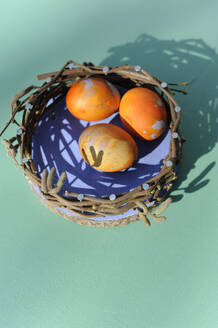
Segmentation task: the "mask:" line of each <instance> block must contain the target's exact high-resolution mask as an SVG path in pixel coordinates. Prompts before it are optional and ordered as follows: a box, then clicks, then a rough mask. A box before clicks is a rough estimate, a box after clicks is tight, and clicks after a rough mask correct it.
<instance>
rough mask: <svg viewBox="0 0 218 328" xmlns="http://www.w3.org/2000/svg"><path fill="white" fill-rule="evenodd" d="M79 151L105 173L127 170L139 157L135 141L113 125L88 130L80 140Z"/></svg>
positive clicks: (92, 127) (93, 165)
mask: <svg viewBox="0 0 218 328" xmlns="http://www.w3.org/2000/svg"><path fill="white" fill-rule="evenodd" d="M79 150H80V153H81V155H82V157H83V159H84V160H85V161H86V162H87V163H88V164H89V165H91V166H92V167H93V168H95V169H97V170H99V171H103V172H116V171H121V170H123V169H127V168H129V167H130V166H131V165H132V164H133V162H134V161H135V160H136V158H137V156H138V147H137V145H136V143H135V141H134V139H133V138H132V137H131V136H130V135H129V134H128V133H127V132H126V131H125V130H123V129H122V128H120V127H118V126H116V125H114V124H111V123H108V124H106V123H99V124H94V125H92V126H89V127H88V128H86V129H85V130H84V131H83V132H82V134H81V135H80V138H79Z"/></svg>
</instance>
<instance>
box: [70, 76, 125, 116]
mask: <svg viewBox="0 0 218 328" xmlns="http://www.w3.org/2000/svg"><path fill="white" fill-rule="evenodd" d="M119 104H120V93H119V91H118V90H117V88H116V87H115V86H114V85H113V84H111V83H110V82H109V81H107V80H105V79H102V78H98V77H90V78H84V79H80V80H78V81H77V82H75V83H74V84H73V85H72V87H71V88H70V89H69V90H68V92H67V95H66V105H67V108H68V109H69V111H70V112H71V114H73V115H74V116H75V117H77V118H78V119H80V120H85V121H99V120H103V119H105V118H106V117H108V116H110V115H112V114H113V113H114V112H115V111H116V110H117V109H118V107H119Z"/></svg>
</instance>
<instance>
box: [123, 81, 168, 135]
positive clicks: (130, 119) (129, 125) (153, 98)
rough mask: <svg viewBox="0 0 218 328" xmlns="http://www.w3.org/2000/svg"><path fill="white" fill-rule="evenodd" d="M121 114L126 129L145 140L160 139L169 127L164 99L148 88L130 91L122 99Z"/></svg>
mask: <svg viewBox="0 0 218 328" xmlns="http://www.w3.org/2000/svg"><path fill="white" fill-rule="evenodd" d="M119 113H120V119H121V121H122V123H123V124H124V126H125V127H126V129H127V130H128V131H130V132H131V133H133V134H134V135H136V136H138V137H140V138H143V139H145V140H154V139H156V138H158V137H159V136H160V135H161V134H162V133H163V132H164V130H165V129H166V127H167V111H166V107H165V104H164V101H163V99H161V97H160V96H159V95H158V94H157V93H156V92H154V91H152V90H150V89H147V88H143V87H138V88H133V89H130V90H128V91H127V92H126V93H125V94H124V95H123V97H122V98H121V101H120V107H119Z"/></svg>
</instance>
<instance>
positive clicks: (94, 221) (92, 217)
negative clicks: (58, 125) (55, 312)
mask: <svg viewBox="0 0 218 328" xmlns="http://www.w3.org/2000/svg"><path fill="white" fill-rule="evenodd" d="M38 79H39V80H43V83H42V85H41V86H35V85H30V86H28V87H27V88H25V89H24V90H22V91H20V92H18V93H17V94H16V95H15V96H14V97H13V99H12V100H11V108H12V111H11V117H10V119H9V121H8V122H7V123H6V124H5V127H4V128H3V130H2V131H1V133H0V136H1V135H3V133H4V132H5V131H6V130H7V128H8V127H9V126H10V125H11V124H15V125H16V132H15V136H13V137H11V138H10V139H8V140H6V139H3V140H2V143H3V144H4V145H5V147H6V150H7V153H8V155H9V156H10V157H11V158H12V159H13V161H14V162H15V164H16V165H17V166H18V167H19V169H21V170H22V171H23V172H24V175H25V177H26V178H27V180H28V183H29V185H30V187H31V190H32V191H33V192H34V193H35V194H36V195H37V197H38V198H39V199H40V200H41V201H42V202H43V204H44V205H45V206H47V207H48V208H49V209H50V210H51V211H53V212H55V213H57V214H59V215H61V216H62V217H64V218H66V219H68V220H71V221H73V222H77V223H80V224H86V225H95V226H101V227H108V226H117V225H124V224H128V223H130V222H134V221H136V220H139V219H141V220H142V221H143V222H144V223H145V224H146V225H147V226H150V220H149V218H152V219H153V220H154V221H155V222H162V221H164V220H165V217H164V216H163V217H162V216H161V217H158V216H157V215H158V214H160V213H162V211H163V210H165V209H166V208H167V206H168V205H169V204H170V202H171V200H170V199H169V198H168V199H167V200H166V201H165V202H164V200H165V198H166V196H167V195H168V192H169V190H170V188H171V187H172V185H173V181H174V180H175V179H176V178H177V172H178V166H179V165H180V161H181V157H182V145H183V142H184V140H185V139H184V138H183V137H182V136H181V133H180V131H179V123H180V117H181V108H180V106H179V104H178V103H177V102H176V100H175V99H174V93H175V92H181V93H183V94H185V92H184V91H183V90H180V89H175V85H177V86H182V85H183V86H184V85H187V83H186V82H185V83H181V84H173V89H171V84H170V83H167V82H165V81H160V80H159V79H158V78H156V77H154V76H151V75H150V74H149V73H148V72H147V71H146V70H145V69H143V68H141V67H140V66H139V65H134V66H131V65H123V66H117V67H111V66H110V67H109V66H95V65H93V64H92V63H84V64H80V63H76V62H74V61H68V62H67V63H66V64H65V65H64V66H63V67H62V68H61V69H60V70H59V71H58V72H51V73H46V74H41V75H39V76H38ZM102 80H103V81H102ZM115 86H119V87H120V88H121V89H122V88H123V89H125V90H130V91H127V93H126V94H128V92H129V93H131V92H134V91H131V90H134V88H136V89H137V88H138V89H137V91H136V94H137V92H139V91H138V90H140V88H145V89H146V90H147V91H146V92H147V94H155V97H154V98H153V100H151V99H150V100H149V101H148V98H147V101H148V102H149V104H150V105H149V106H151V107H152V106H153V111H155V110H156V111H157V112H158V111H159V114H160V113H161V114H160V115H162V116H158V117H156V121H155V122H150V126H149V124H148V125H146V126H145V125H143V126H140V124H139V125H137V122H136V121H134V124H133V120H134V119H135V118H137V120H138V122H140V121H142V118H143V114H142V113H136V115H135V117H134V115H133V116H131V117H128V115H126V114H127V112H128V111H127V109H126V110H125V111H124V112H125V113H124V112H123V111H122V106H121V117H123V120H125V122H127V124H128V125H129V126H131V128H132V129H133V130H135V131H136V132H137V134H138V135H140V136H141V137H142V138H144V139H146V138H145V136H146V137H148V136H149V138H151V139H152V140H153V139H154V138H155V137H156V135H155V136H154V133H156V132H157V131H159V132H160V134H161V133H162V132H163V129H165V128H166V124H167V125H168V127H169V129H170V134H169V135H170V146H169V151H168V154H167V156H166V158H164V160H163V163H161V168H160V171H159V172H156V174H155V175H154V176H152V177H151V178H149V179H146V172H144V179H140V182H139V183H138V185H137V186H136V187H134V188H131V189H130V190H129V191H127V192H121V193H118V194H115V193H112V192H111V191H108V195H105V196H103V197H95V196H91V195H87V194H85V193H81V192H78V193H77V192H75V191H74V190H73V191H72V190H64V185H65V182H66V181H67V174H66V172H59V173H60V174H59V176H58V179H57V176H56V175H57V172H56V168H55V167H52V168H50V170H47V168H45V169H44V170H43V172H41V174H39V172H38V170H37V167H36V166H35V164H34V161H33V159H32V138H33V135H34V131H35V129H36V128H37V127H38V126H39V123H40V122H41V120H42V118H43V117H44V116H45V115H46V114H48V113H53V114H52V115H51V120H56V115H55V112H54V106H55V105H56V104H57V103H58V102H60V99H63V98H65V97H66V96H67V97H66V103H67V107H68V108H69V110H70V111H71V112H72V114H73V115H75V117H78V119H83V120H87V119H88V120H92V119H93V120H94V121H95V120H99V119H102V118H103V117H106V114H107V115H108V116H109V115H111V114H112V113H114V112H115V111H116V110H118V107H119V104H120V99H121V105H122V98H121V96H120V92H118V91H117V89H116V87H115ZM96 88H99V90H101V97H95V96H94V94H95V90H96ZM76 89H77V91H78V92H79V93H80V94H82V95H83V94H84V93H86V92H88V93H89V95H91V97H89V98H90V99H89V100H87V99H86V100H85V101H84V103H80V102H78V101H77V99H76V94H75V90H76ZM148 90H149V91H148ZM92 98H93V99H92ZM139 98H140V97H139V94H137V96H136V97H135V100H134V101H133V102H132V103H131V106H132V105H133V103H134V102H137V101H139ZM51 99H52V101H51ZM123 99H125V94H124V98H123ZM140 101H141V100H140ZM105 104H106V105H105ZM103 105H104V106H103ZM88 106H90V108H93V109H94V111H93V113H92V117H89V116H88V113H87V112H86V109H87V108H88ZM105 106H106V108H105ZM155 106H156V107H155ZM20 114H22V119H21V120H20V122H19V119H18V117H20ZM128 114H129V113H128ZM153 114H154V113H152V115H153ZM101 115H102V116H101ZM166 116H167V119H166ZM166 120H167V123H166ZM111 126H112V124H111V125H110V124H108V127H110V129H108V128H107V129H103V130H102V132H101V133H99V128H100V126H98V129H96V130H95V127H92V128H91V127H90V128H87V130H85V129H84V130H85V131H84V132H83V133H82V134H81V138H80V150H81V155H82V156H83V159H84V160H85V161H86V162H87V163H88V162H89V164H90V165H91V166H92V167H93V168H95V169H97V170H101V169H104V170H108V172H114V171H116V170H117V169H119V170H122V169H124V172H123V174H125V168H127V167H128V166H129V165H130V166H131V163H133V162H134V161H135V160H136V159H137V154H138V150H137V146H136V144H135V141H134V140H133V138H132V137H131V136H130V135H129V134H128V133H127V132H125V133H126V134H125V137H124V134H123V132H122V133H121V132H120V130H119V129H118V127H116V128H115V129H114V128H113V129H112V128H111ZM151 127H152V129H154V130H150V131H149V129H150V128H151ZM101 129H102V126H101ZM103 131H104V133H103ZM154 131H155V132H154ZM115 134H117V136H118V135H119V137H118V141H120V145H119V147H118V148H117V150H114V149H113V136H114V135H115ZM109 136H110V138H109ZM124 139H125V140H124ZM152 140H151V141H150V142H153V141H152ZM121 141H122V142H121ZM145 142H149V141H145ZM118 143H119V142H118ZM108 150H111V154H112V157H111V158H110V159H109V158H107V151H108ZM114 152H118V153H119V156H118V153H117V155H116V156H114ZM18 154H19V155H20V158H19V159H18V158H17V157H18ZM103 154H104V155H105V156H104V157H103V156H102V155H103ZM113 156H114V157H113ZM134 169H137V166H136V167H135V168H134ZM122 171H123V170H122ZM116 173H117V172H115V173H114V174H116ZM111 174H113V173H111ZM133 176H134V175H133ZM156 208H159V210H156Z"/></svg>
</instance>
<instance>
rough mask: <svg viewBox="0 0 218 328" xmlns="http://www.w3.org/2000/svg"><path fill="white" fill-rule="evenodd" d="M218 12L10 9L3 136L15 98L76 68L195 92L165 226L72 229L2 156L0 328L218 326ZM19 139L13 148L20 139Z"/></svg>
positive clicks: (0, 150) (131, 4) (66, 4)
mask: <svg viewBox="0 0 218 328" xmlns="http://www.w3.org/2000/svg"><path fill="white" fill-rule="evenodd" d="M217 12H218V2H217V1H200V0H195V1H193V0H192V1H190V0H189V1H188V0H184V1H181V2H180V1H175V0H174V1H170V0H165V1H146V0H143V1H141V0H134V1H127V0H126V1H115V0H110V1H107V2H104V1H97V0H95V1H84V0H74V1H43V0H38V1H27V0H19V1H15V0H14V1H10V0H8V1H7V2H6V1H2V2H1V11H0V43H1V51H0V67H1V68H0V72H1V74H0V94H1V97H0V113H1V121H0V128H2V127H3V125H4V123H5V122H6V121H7V120H8V119H9V112H10V104H9V103H10V99H11V98H12V96H13V95H14V94H15V93H17V92H18V91H20V90H22V89H23V88H24V87H26V86H28V85H30V84H33V83H37V84H38V85H40V83H39V82H37V80H36V75H37V74H39V73H45V72H50V71H55V70H58V69H59V68H60V67H61V66H62V65H64V64H65V62H66V61H67V60H69V59H72V60H76V61H78V62H83V61H92V62H94V64H96V65H98V64H106V65H119V64H121V63H128V64H139V65H141V66H143V67H144V68H145V69H147V70H148V71H149V72H150V73H151V74H153V75H155V76H157V77H159V78H160V79H162V80H164V81H168V82H181V81H190V82H191V83H190V85H189V87H188V88H187V91H188V95H187V96H179V97H178V96H177V97H176V99H177V100H178V101H179V103H180V105H181V108H182V124H181V129H182V133H183V135H184V137H185V138H186V139H187V142H186V143H185V144H184V153H183V163H182V168H181V173H180V177H179V180H178V182H177V185H176V186H175V189H174V190H173V192H172V196H173V200H174V201H173V203H172V204H171V206H170V207H169V208H168V209H167V211H166V216H167V221H166V222H165V223H155V222H153V223H152V226H151V227H150V228H147V227H145V225H144V224H143V222H141V221H140V222H139V221H138V222H135V223H132V224H130V225H128V226H125V227H118V228H107V229H104V228H93V227H86V226H80V225H78V224H76V223H70V222H68V221H66V220H64V219H62V218H61V217H59V216H57V215H55V214H53V213H51V212H50V211H49V210H48V209H47V208H46V207H44V206H43V205H42V204H41V203H40V202H39V200H38V199H37V198H36V197H35V196H34V195H33V194H32V192H31V191H30V189H29V187H28V185H27V183H26V180H25V179H24V177H23V174H22V172H21V171H20V170H19V169H17V168H16V166H15V165H14V164H13V162H12V161H11V159H9V158H8V157H7V155H6V152H5V149H4V147H3V145H1V146H0V165H1V172H0V204H1V211H0V218H1V229H0V327H4V328H7V327H10V328H29V327H31V328H47V327H52V328H62V327H63V328H68V327H75V328H77V327H80V328H98V327H99V328H109V327H110V328H111V327H116V328H129V327H131V328H132V327H137V328H147V327H149V328H159V327H160V328H171V327H172V328H173V327H177V328H184V327H186V328H195V327H197V328H215V327H218V214H217V213H218V194H217V171H218V170H217V165H216V164H217V163H216V162H217V158H218V147H217V136H218V127H217V117H218V115H217V114H218V34H217V30H218V21H217ZM15 131H16V127H15V128H10V129H9V130H8V131H7V132H6V133H5V135H4V137H5V138H7V137H10V136H12V135H14V132H15Z"/></svg>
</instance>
